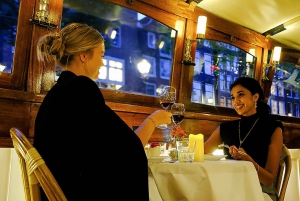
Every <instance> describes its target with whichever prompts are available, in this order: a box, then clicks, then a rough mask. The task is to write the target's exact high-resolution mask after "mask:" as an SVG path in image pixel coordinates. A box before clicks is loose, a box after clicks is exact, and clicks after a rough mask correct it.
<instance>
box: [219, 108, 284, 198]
mask: <svg viewBox="0 0 300 201" xmlns="http://www.w3.org/2000/svg"><path fill="white" fill-rule="evenodd" d="M258 118H259V119H258ZM257 119H258V121H257V122H256V124H255V126H254V127H253V129H252V130H251V127H252V126H253V124H254V123H255V121H256V120H257ZM239 121H240V139H241V140H243V143H242V145H241V148H243V149H244V150H245V151H246V153H247V154H249V155H250V156H251V157H252V158H253V159H254V161H255V162H257V163H258V164H259V165H260V166H261V167H265V165H266V162H267V157H268V151H269V144H270V140H271V137H272V135H273V133H274V131H275V129H276V128H277V127H280V128H281V129H282V130H283V125H282V123H281V122H279V121H276V120H274V119H272V117H271V116H260V115H259V114H258V113H256V114H254V115H252V116H248V117H244V116H241V119H240V120H234V121H228V122H224V123H221V125H220V136H221V138H222V140H223V142H224V143H225V144H228V145H229V146H231V145H235V146H236V147H239V146H240V139H239ZM250 130H251V132H250V133H249V134H248V136H247V137H246V135H247V133H248V132H249V131H250ZM245 137H246V138H245ZM224 154H225V155H228V156H227V158H228V159H232V157H231V156H230V154H229V150H228V149H227V148H224ZM261 185H262V188H263V191H264V192H265V191H268V192H266V193H268V194H269V195H270V196H272V197H273V196H274V195H275V189H274V186H273V185H272V186H270V187H267V188H268V190H264V189H265V186H264V185H263V184H261ZM270 189H271V190H270ZM272 199H273V198H272Z"/></svg>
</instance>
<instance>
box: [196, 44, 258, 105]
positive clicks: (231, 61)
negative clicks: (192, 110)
mask: <svg viewBox="0 0 300 201" xmlns="http://www.w3.org/2000/svg"><path fill="white" fill-rule="evenodd" d="M195 63H196V65H195V67H194V78H193V87H192V95H191V102H193V103H201V104H206V105H212V106H221V107H227V108H232V105H231V100H230V88H229V87H230V84H231V83H232V82H233V81H235V80H236V79H237V78H238V77H254V69H255V65H256V57H255V56H254V55H252V54H250V53H248V52H246V51H244V50H242V49H240V48H238V47H235V46H233V45H230V44H227V43H223V42H219V41H215V40H206V39H205V40H201V42H198V44H197V49H196V56H195Z"/></svg>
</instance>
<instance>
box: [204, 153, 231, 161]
mask: <svg viewBox="0 0 300 201" xmlns="http://www.w3.org/2000/svg"><path fill="white" fill-rule="evenodd" d="M226 156H227V155H212V154H204V160H207V161H217V160H220V159H222V158H225V157H226Z"/></svg>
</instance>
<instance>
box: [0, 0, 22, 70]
mask: <svg viewBox="0 0 300 201" xmlns="http://www.w3.org/2000/svg"><path fill="white" fill-rule="evenodd" d="M19 4H20V2H19V0H14V1H11V0H2V1H1V2H0V16H1V20H0V49H1V51H0V73H11V72H12V66H13V58H14V52H15V42H16V33H17V24H18V13H19V12H18V10H19Z"/></svg>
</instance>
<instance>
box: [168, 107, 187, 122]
mask: <svg viewBox="0 0 300 201" xmlns="http://www.w3.org/2000/svg"><path fill="white" fill-rule="evenodd" d="M171 113H172V120H173V122H174V124H176V125H178V124H180V123H181V122H182V120H183V119H184V113H185V107H184V104H183V103H174V104H173V105H172V106H171Z"/></svg>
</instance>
